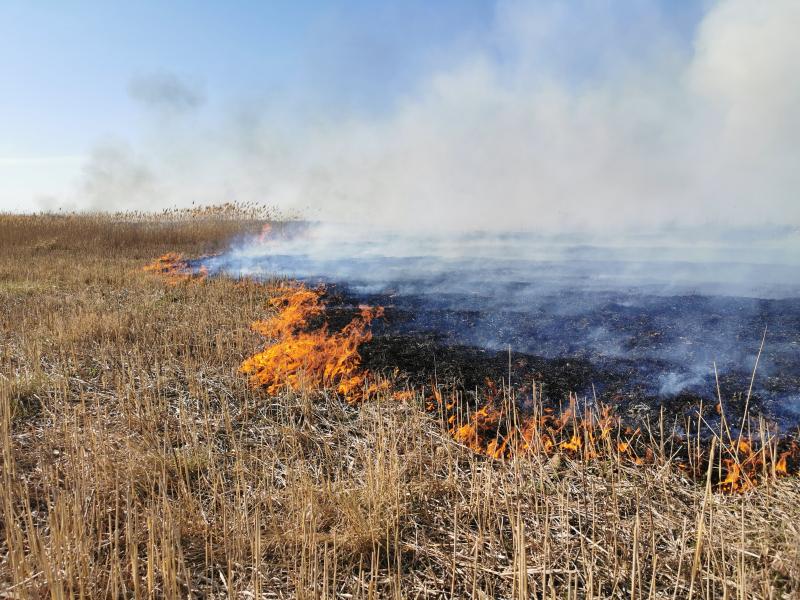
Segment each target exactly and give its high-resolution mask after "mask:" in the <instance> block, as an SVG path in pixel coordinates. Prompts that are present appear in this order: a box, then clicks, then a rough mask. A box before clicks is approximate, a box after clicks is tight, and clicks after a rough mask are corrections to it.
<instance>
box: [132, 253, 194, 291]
mask: <svg viewBox="0 0 800 600" xmlns="http://www.w3.org/2000/svg"><path fill="white" fill-rule="evenodd" d="M142 270H143V271H145V272H147V273H153V274H155V275H160V276H161V277H163V278H164V280H165V281H166V282H167V283H169V284H170V285H177V284H178V283H180V282H182V281H188V280H190V279H191V280H195V281H203V280H204V279H205V278H206V277H207V276H208V269H206V268H205V267H200V268H199V269H198V270H196V271H195V270H194V269H192V267H191V266H190V265H189V261H188V260H186V258H184V256H183V255H182V254H178V253H177V252H167V253H166V254H164V255H163V256H159V257H158V258H157V259H155V260H154V261H153V262H151V263H150V264H148V265H145V266H144V267H143V268H142Z"/></svg>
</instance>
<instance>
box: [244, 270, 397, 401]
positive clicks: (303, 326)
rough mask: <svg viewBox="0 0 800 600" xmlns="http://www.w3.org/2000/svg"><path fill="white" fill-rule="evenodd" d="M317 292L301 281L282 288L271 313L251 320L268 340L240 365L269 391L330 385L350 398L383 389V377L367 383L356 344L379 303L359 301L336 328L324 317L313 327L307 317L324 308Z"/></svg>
mask: <svg viewBox="0 0 800 600" xmlns="http://www.w3.org/2000/svg"><path fill="white" fill-rule="evenodd" d="M322 294H323V291H322V290H321V289H318V290H309V289H307V288H305V287H303V286H297V287H292V286H288V287H285V288H283V289H282V290H281V293H280V295H279V296H277V297H276V298H274V299H273V300H272V302H271V304H272V306H273V308H275V309H276V313H275V314H274V315H273V316H272V317H270V318H268V319H266V320H264V321H257V322H255V323H253V325H252V328H253V330H254V331H256V332H258V333H260V334H262V335H264V336H265V337H267V338H270V340H271V343H270V344H269V345H268V346H267V347H266V348H264V350H263V351H261V352H259V353H257V354H255V355H254V356H251V357H250V358H248V359H247V360H245V361H244V362H243V363H242V365H241V367H240V370H241V371H242V372H243V373H246V374H247V375H249V376H250V381H251V383H252V384H253V385H255V386H257V387H263V388H266V390H267V392H269V393H270V394H275V393H277V392H278V391H280V390H281V389H283V388H286V387H288V388H289V389H292V390H296V391H297V390H301V389H308V388H312V389H323V388H332V389H335V390H336V391H337V392H338V393H340V394H341V395H342V396H343V397H344V398H345V399H346V400H347V401H348V402H351V403H355V402H359V401H361V400H363V399H365V398H367V397H369V396H372V395H374V394H375V393H376V392H377V391H379V390H381V389H387V388H388V384H386V383H381V384H377V383H371V384H368V378H369V372H368V371H367V370H365V369H362V367H361V355H360V354H359V352H358V348H359V346H360V345H361V344H363V343H365V342H368V341H369V340H371V339H372V333H371V331H370V330H369V325H370V323H371V322H372V320H373V319H375V318H378V317H380V316H382V314H383V309H382V308H380V307H378V308H370V307H361V312H360V314H359V316H358V317H356V318H354V319H353V320H352V321H351V322H350V323H349V324H348V325H346V326H345V327H344V328H343V329H342V330H341V331H339V332H335V333H331V332H330V331H329V330H328V325H327V323H325V322H323V323H322V324H320V325H319V326H318V327H317V328H316V329H313V328H310V327H311V324H312V322H313V321H314V320H315V319H316V318H318V317H320V316H321V315H322V314H323V313H324V311H325V306H324V304H323V303H322V300H321V297H322Z"/></svg>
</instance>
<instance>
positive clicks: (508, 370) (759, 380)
mask: <svg viewBox="0 0 800 600" xmlns="http://www.w3.org/2000/svg"><path fill="white" fill-rule="evenodd" d="M328 301H329V302H330V304H331V306H330V310H329V318H330V319H331V321H332V324H333V325H334V326H336V325H342V324H344V323H345V322H346V321H347V320H349V318H350V317H351V316H352V314H353V311H352V307H354V306H355V305H356V304H359V303H367V304H371V305H381V306H384V308H385V317H384V319H382V320H381V321H380V322H377V323H375V325H374V327H373V331H374V334H375V335H374V339H373V341H372V342H370V343H369V344H367V345H366V346H365V347H364V348H363V351H362V355H363V358H364V361H365V364H366V366H367V367H368V368H369V369H370V370H372V371H377V372H390V371H391V370H393V369H394V368H399V369H400V370H401V371H402V372H403V373H404V374H405V375H406V376H407V377H408V378H409V380H410V383H411V384H413V385H415V386H419V385H429V384H430V383H431V382H432V381H433V380H434V379H435V380H436V381H437V382H438V383H440V384H445V385H455V386H457V387H459V388H461V389H463V390H464V391H465V392H469V391H471V390H474V389H481V388H482V387H483V386H484V385H485V381H486V380H487V379H491V380H493V381H495V382H500V381H508V378H509V376H510V378H511V382H512V384H513V385H514V386H515V387H519V388H521V389H522V390H523V394H524V390H526V389H528V390H529V389H530V387H531V386H530V383H531V382H532V381H535V382H536V383H537V385H538V386H542V389H543V390H544V395H545V398H546V399H547V400H548V401H549V402H550V403H553V404H557V403H559V402H564V401H566V399H567V398H568V394H569V392H574V393H576V394H578V395H579V396H580V397H583V398H586V399H588V400H589V401H594V400H597V401H600V402H604V403H610V404H614V405H615V406H617V407H618V409H619V410H620V411H621V412H626V413H634V414H635V415H636V416H637V417H642V416H646V415H647V414H651V415H653V416H655V415H657V413H658V411H659V410H660V409H661V408H662V407H663V408H664V409H665V412H666V413H667V414H669V415H675V416H678V415H680V416H685V415H687V414H692V413H694V412H695V411H696V410H697V408H698V407H699V406H700V404H701V403H702V404H704V405H706V406H707V407H708V408H712V407H713V406H714V405H715V404H716V403H717V387H716V380H715V377H714V363H715V362H716V364H717V369H718V375H719V389H720V392H721V395H722V398H723V400H724V403H725V409H726V412H727V413H728V414H729V415H730V416H735V417H738V416H739V415H740V414H741V410H742V408H743V405H744V400H745V397H746V395H747V390H748V388H749V386H750V381H751V377H752V372H753V368H754V366H755V361H756V356H757V355H758V351H759V347H760V345H761V339H762V336H763V334H764V329H765V327H766V330H767V334H766V339H765V343H764V349H763V352H762V354H761V357H760V359H759V366H758V369H757V370H756V376H755V379H754V381H753V394H752V397H751V400H750V407H751V411H753V413H754V414H759V413H761V414H764V415H765V416H766V417H767V418H769V419H770V420H771V421H774V422H777V423H779V424H780V425H781V426H782V428H792V427H793V426H795V425H797V423H798V422H800V418H799V417H800V414H799V413H798V410H800V402H799V401H798V398H799V397H798V390H800V345H798V332H799V331H800V300H799V299H780V300H775V299H771V300H756V299H748V298H736V297H708V296H699V295H686V296H666V297H662V296H648V295H639V294H625V293H620V292H614V293H581V292H577V291H575V290H564V291H562V292H558V293H555V294H550V295H547V296H542V297H536V298H531V302H530V304H529V309H528V310H514V311H502V310H500V311H497V310H495V311H481V310H479V309H478V308H477V307H478V306H480V303H481V300H480V298H475V297H463V298H459V297H451V298H448V299H447V301H446V302H444V301H442V298H441V297H437V298H435V299H431V298H428V297H426V296H424V295H420V296H415V295H408V294H402V295H401V294H374V293H373V294H364V293H354V292H353V291H352V289H349V288H347V287H346V286H342V285H340V286H333V287H331V288H330V289H329V298H328ZM566 307H568V309H567V308H566ZM488 333H491V334H493V339H492V340H491V343H487V334H488ZM709 418H713V415H711V417H709Z"/></svg>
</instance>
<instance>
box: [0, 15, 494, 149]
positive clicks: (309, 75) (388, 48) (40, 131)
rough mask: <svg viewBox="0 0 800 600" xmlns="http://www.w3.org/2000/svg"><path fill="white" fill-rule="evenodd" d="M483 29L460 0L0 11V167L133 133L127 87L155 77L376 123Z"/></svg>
mask: <svg viewBox="0 0 800 600" xmlns="http://www.w3.org/2000/svg"><path fill="white" fill-rule="evenodd" d="M434 5H435V6H436V8H435V9H433V8H432V7H433V6H434ZM491 18H492V5H491V3H489V2H484V1H469V0H467V1H465V0H457V1H455V0H454V1H443V2H436V3H431V2H419V1H416V2H403V3H397V4H392V3H384V2H363V1H361V2H309V1H296V0H295V1H285V2H269V3H265V2H238V3H222V2H141V3H138V2H136V3H133V2H61V1H59V2H38V3H32V2H28V1H20V2H16V1H13V0H12V1H10V2H9V1H5V2H3V3H2V4H0V70H1V72H2V86H3V89H2V94H0V119H1V120H0V124H2V138H0V140H2V141H0V144H2V145H1V146H0V157H15V156H20V157H39V156H48V155H52V156H58V155H76V154H82V153H85V152H86V151H87V149H88V147H89V146H90V145H91V144H92V143H93V142H94V141H95V139H96V138H97V137H99V136H102V135H106V134H109V133H111V134H114V135H118V134H125V133H127V132H129V131H131V130H133V129H135V128H136V127H137V125H138V122H137V119H138V118H139V117H140V114H139V113H140V107H139V106H137V103H136V100H135V99H134V98H131V97H130V94H129V84H130V82H131V80H132V79H133V78H136V77H142V76H148V75H151V74H158V73H164V72H167V73H172V74H175V75H177V76H178V77H180V78H183V79H186V80H187V81H189V82H191V83H192V84H193V85H195V86H197V87H198V88H200V89H202V90H203V91H204V93H205V95H206V96H207V97H208V98H209V100H211V101H213V102H217V103H221V102H224V101H225V100H226V99H231V98H240V97H253V98H257V97H262V96H266V97H269V96H273V95H277V96H294V97H295V98H297V100H299V101H301V102H308V103H333V104H334V105H337V106H339V107H340V108H346V107H349V108H353V109H359V110H381V109H382V108H383V107H384V105H385V104H386V103H390V102H391V101H392V99H393V97H395V96H396V95H398V94H402V93H403V90H404V89H407V88H408V87H410V86H413V85H414V80H415V77H417V76H419V75H420V74H421V73H425V72H427V71H428V70H429V69H430V68H432V66H433V64H434V63H436V62H437V61H446V60H447V56H451V55H452V53H453V51H454V48H456V47H458V46H459V45H469V44H471V43H473V41H474V39H475V38H477V37H480V36H481V35H483V34H484V33H485V31H486V29H487V27H489V25H490V23H491Z"/></svg>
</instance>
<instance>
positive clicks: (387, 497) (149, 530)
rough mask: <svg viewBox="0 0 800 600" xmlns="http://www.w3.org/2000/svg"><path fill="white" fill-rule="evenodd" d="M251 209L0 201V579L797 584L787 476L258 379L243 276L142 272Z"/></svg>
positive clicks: (460, 587)
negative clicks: (587, 451)
mask: <svg viewBox="0 0 800 600" xmlns="http://www.w3.org/2000/svg"><path fill="white" fill-rule="evenodd" d="M260 227H261V222H260V221H259V220H258V218H257V215H251V214H245V213H241V214H240V213H237V212H236V211H235V210H233V211H231V210H229V211H221V212H220V213H219V214H217V213H214V212H211V213H202V212H200V213H199V214H194V215H192V214H188V213H175V214H167V215H163V216H161V217H160V218H155V217H146V216H143V215H132V216H129V217H126V218H122V217H120V216H116V217H110V216H102V215H84V216H13V215H5V216H0V444H1V445H2V449H1V450H0V472H1V473H2V475H1V477H2V480H0V598H44V597H51V598H65V597H82V598H106V597H108V598H119V597H125V598H161V597H164V598H177V597H181V598H185V597H219V598H224V597H227V598H262V597H264V598H272V597H287V598H290V597H301V598H333V597H341V598H386V597H397V598H428V597H430V598H448V597H465V598H500V597H503V598H528V597H535V598H606V597H612V598H642V599H645V598H688V597H697V598H717V597H719V598H794V597H798V595H800V484H799V483H798V480H797V478H796V477H789V478H785V479H780V480H777V481H770V482H768V483H766V484H764V485H760V486H758V487H757V488H756V489H754V490H751V491H748V492H746V493H744V494H733V495H721V494H718V493H714V492H712V491H711V490H710V488H707V487H706V486H704V485H703V484H702V483H698V482H692V481H688V480H686V479H684V478H683V477H681V475H680V474H679V473H678V472H676V471H675V470H674V469H670V468H668V465H659V464H655V465H651V466H647V467H643V468H642V467H640V468H635V467H629V466H625V465H622V464H619V463H616V462H614V461H613V460H610V459H598V460H595V461H591V462H589V463H584V462H572V461H570V460H569V459H568V458H558V459H553V458H549V459H548V458H546V457H545V458H538V457H537V456H520V457H518V458H515V459H513V460H508V461H497V460H491V459H489V458H487V457H485V456H480V455H477V454H474V453H473V452H471V451H469V450H468V449H466V448H464V447H462V446H460V445H458V444H456V443H455V442H454V441H453V440H452V439H450V437H449V436H447V435H446V434H444V433H443V430H442V428H441V426H440V424H439V423H438V422H437V421H436V419H435V418H433V417H431V416H429V415H427V414H426V413H425V412H424V411H422V410H420V409H419V406H418V404H419V402H413V401H412V402H398V401H396V400H391V399H389V398H386V399H384V400H381V399H380V398H379V399H377V400H370V401H369V402H366V403H365V404H363V405H362V406H360V407H354V406H350V405H348V404H347V403H346V402H343V401H342V400H341V399H339V398H337V397H336V395H335V394H333V393H331V392H326V391H318V390H310V391H308V392H304V393H294V392H292V393H289V392H287V393H285V394H281V395H278V396H276V397H270V396H269V395H268V394H266V393H265V392H263V391H259V390H253V389H251V387H250V386H249V385H248V382H247V380H246V378H245V377H243V376H242V375H241V374H240V373H239V371H238V367H239V365H240V364H241V362H242V360H243V359H245V358H246V357H247V356H249V355H251V354H252V353H253V352H254V351H257V350H258V349H259V348H260V347H261V346H262V345H263V340H262V339H261V338H260V336H258V335H256V334H255V333H253V332H251V331H250V328H249V325H250V323H251V322H252V321H254V320H256V319H258V318H260V317H263V316H264V315H265V313H266V311H267V310H268V308H267V301H268V291H267V288H266V287H265V286H263V285H260V284H256V283H248V282H237V281H235V280H232V279H226V278H214V279H207V280H205V281H202V282H198V281H187V282H182V283H179V284H177V285H167V284H165V282H164V281H163V280H161V279H159V278H158V277H155V276H153V275H152V274H148V273H145V272H143V271H142V267H143V265H145V264H147V263H148V262H150V261H152V260H153V259H154V258H155V257H157V256H159V255H162V254H164V253H165V252H168V251H177V252H182V253H185V254H187V255H197V254H201V253H205V252H211V251H214V250H219V249H221V248H224V247H225V245H226V242H227V241H228V240H229V239H231V237H233V236H235V235H237V234H239V233H242V232H246V231H258V230H259V229H260Z"/></svg>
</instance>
